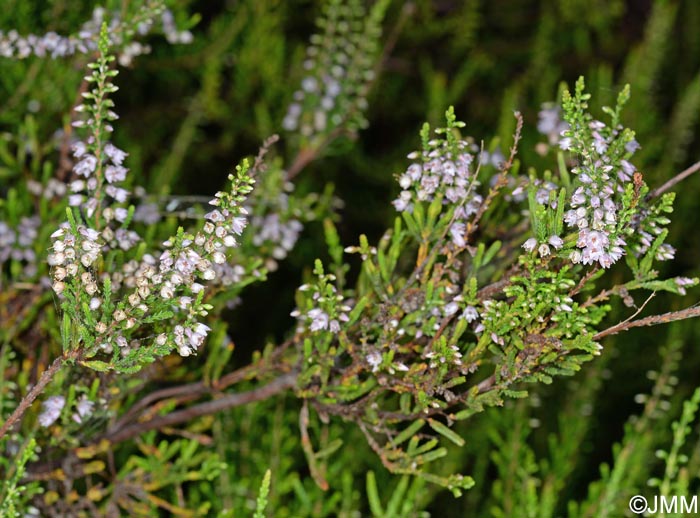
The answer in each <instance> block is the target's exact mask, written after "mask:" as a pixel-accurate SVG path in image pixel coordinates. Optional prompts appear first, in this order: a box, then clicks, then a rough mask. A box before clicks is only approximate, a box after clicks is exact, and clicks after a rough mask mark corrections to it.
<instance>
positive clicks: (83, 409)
mask: <svg viewBox="0 0 700 518" xmlns="http://www.w3.org/2000/svg"><path fill="white" fill-rule="evenodd" d="M94 406H95V402H94V401H90V400H89V399H88V398H87V396H85V395H83V397H82V398H80V401H78V404H77V405H76V406H75V410H76V411H75V413H74V414H73V421H75V422H76V423H82V422H83V418H84V417H89V416H90V414H92V410H93V407H94Z"/></svg>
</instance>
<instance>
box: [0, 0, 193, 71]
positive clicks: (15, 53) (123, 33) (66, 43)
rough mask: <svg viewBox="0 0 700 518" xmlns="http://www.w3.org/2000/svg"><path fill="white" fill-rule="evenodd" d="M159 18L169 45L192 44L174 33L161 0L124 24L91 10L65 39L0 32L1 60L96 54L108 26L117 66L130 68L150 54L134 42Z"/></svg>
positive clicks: (118, 18)
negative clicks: (103, 29)
mask: <svg viewBox="0 0 700 518" xmlns="http://www.w3.org/2000/svg"><path fill="white" fill-rule="evenodd" d="M158 17H160V21H161V30H162V33H163V34H164V35H165V38H166V40H167V41H168V42H169V43H171V44H188V43H191V42H192V33H190V32H189V31H188V30H183V31H180V30H178V29H177V27H176V25H175V22H174V16H173V13H172V11H170V10H169V9H166V8H165V4H164V2H163V0H147V1H146V2H143V3H142V4H140V5H139V7H138V9H137V11H136V12H135V13H133V14H131V15H130V16H128V17H127V18H126V19H124V20H122V19H121V16H120V13H119V12H108V11H107V10H106V9H105V8H103V7H97V8H95V9H94V10H93V12H92V17H91V18H90V19H89V20H87V21H86V22H84V23H83V24H82V25H81V27H80V30H78V31H77V32H76V33H75V34H70V35H68V36H63V35H60V34H58V33H56V32H54V31H51V32H48V33H46V34H43V35H36V34H29V35H26V36H23V35H21V34H19V33H18V32H17V31H16V30H10V31H7V32H3V31H0V57H3V58H13V59H27V58H29V57H30V56H36V57H38V58H46V57H50V58H52V59H57V58H65V57H70V56H73V55H75V54H90V53H91V52H95V51H98V50H99V41H100V38H101V36H100V27H101V26H102V25H103V24H107V27H108V31H109V40H110V43H111V44H112V46H113V47H114V49H115V50H114V53H115V54H116V55H117V56H118V61H119V64H120V65H122V66H129V65H130V64H131V63H132V61H133V60H134V58H135V57H137V56H139V55H142V54H147V53H149V52H150V51H151V48H150V46H149V45H147V44H143V43H141V42H139V41H137V38H143V37H145V36H147V35H148V33H149V32H151V31H152V30H153V28H154V27H155V26H157V24H156V20H157V19H158Z"/></svg>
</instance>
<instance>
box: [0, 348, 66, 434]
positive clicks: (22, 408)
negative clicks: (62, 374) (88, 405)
mask: <svg viewBox="0 0 700 518" xmlns="http://www.w3.org/2000/svg"><path fill="white" fill-rule="evenodd" d="M67 359H68V357H66V356H63V355H61V356H59V357H58V358H56V359H55V360H54V361H53V363H51V365H49V368H48V369H46V370H45V371H44V372H43V373H42V375H41V377H40V378H39V381H37V383H36V385H34V386H33V387H32V388H31V390H30V391H29V392H28V393H27V395H26V396H24V397H23V398H22V401H20V403H19V405H17V408H15V411H14V412H12V414H11V415H10V417H8V418H7V421H5V422H4V423H3V425H2V427H0V439H2V438H3V437H4V436H5V434H6V433H7V431H8V430H9V429H10V428H11V427H12V426H13V425H14V424H15V423H16V422H17V421H19V420H20V419H21V418H22V416H23V415H24V413H25V412H26V411H27V410H28V409H29V407H30V406H31V405H32V403H33V402H34V400H35V399H36V398H37V397H39V395H40V394H41V393H42V392H43V391H44V389H45V388H46V385H48V384H49V383H50V382H51V380H52V379H53V377H54V376H55V375H56V373H57V372H58V371H59V370H60V369H61V367H62V366H63V363H64V362H65V361H66V360H67Z"/></svg>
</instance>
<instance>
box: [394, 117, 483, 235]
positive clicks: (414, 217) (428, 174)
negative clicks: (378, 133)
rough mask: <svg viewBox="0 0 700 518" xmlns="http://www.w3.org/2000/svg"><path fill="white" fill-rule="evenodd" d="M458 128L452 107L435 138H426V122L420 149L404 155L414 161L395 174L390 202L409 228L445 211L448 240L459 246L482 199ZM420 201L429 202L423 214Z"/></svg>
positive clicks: (472, 161)
mask: <svg viewBox="0 0 700 518" xmlns="http://www.w3.org/2000/svg"><path fill="white" fill-rule="evenodd" d="M462 127H464V123H463V122H460V121H457V119H456V117H455V114H454V110H453V109H450V110H448V111H447V126H446V127H445V128H438V129H437V130H436V131H435V133H436V134H437V135H438V137H437V138H431V137H430V127H429V126H428V125H427V124H426V125H425V126H423V129H422V130H421V139H422V142H423V150H422V151H420V152H419V151H414V152H412V153H410V154H409V155H408V158H409V159H411V160H415V162H413V163H412V164H411V165H409V166H408V168H407V169H406V171H405V172H404V173H403V174H401V175H400V176H399V185H400V186H401V188H402V191H401V193H400V194H399V197H398V198H397V199H396V200H394V202H393V204H394V207H396V210H397V211H399V212H402V213H404V218H405V219H406V220H407V223H408V224H409V226H410V227H413V228H416V226H417V227H419V228H421V227H423V226H424V224H427V225H428V226H429V225H430V224H431V223H434V222H435V217H436V216H437V214H441V215H442V214H443V213H445V214H447V216H446V217H447V218H448V220H449V221H451V223H450V224H449V226H448V228H449V233H450V239H451V241H452V243H454V245H455V246H457V247H459V248H463V247H464V246H465V245H466V241H465V236H466V232H467V224H468V222H469V219H470V218H471V217H472V216H473V215H475V214H476V213H477V212H478V210H479V207H480V206H481V204H482V202H483V201H484V200H483V197H482V196H481V195H480V194H478V193H477V192H476V189H477V188H478V186H479V182H478V181H477V174H478V167H477V165H476V164H475V159H474V155H473V154H472V153H471V151H472V145H471V144H469V143H468V142H467V141H465V140H461V139H459V138H458V137H457V136H456V132H457V131H458V130H459V128H462ZM423 203H430V204H431V208H430V209H428V210H427V214H426V210H425V209H424V208H423V205H422V204H423ZM436 213H437V214H436ZM426 215H427V216H428V217H427V218H425V216H426ZM438 226H440V225H438Z"/></svg>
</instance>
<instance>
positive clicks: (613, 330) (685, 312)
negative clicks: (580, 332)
mask: <svg viewBox="0 0 700 518" xmlns="http://www.w3.org/2000/svg"><path fill="white" fill-rule="evenodd" d="M695 317H700V306H691V307H689V308H686V309H682V310H680V311H671V312H670V313H664V314H662V315H652V316H650V317H646V318H641V319H639V320H632V321H631V322H630V321H624V322H620V323H619V324H616V325H614V326H612V327H609V328H608V329H605V330H604V331H601V332H600V333H598V334H596V335H594V336H593V340H600V339H601V338H603V337H604V336H608V335H614V334H617V333H619V332H620V331H627V330H628V329H632V328H633V327H643V326H653V325H656V324H667V323H669V322H674V321H676V320H685V319H686V318H695Z"/></svg>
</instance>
